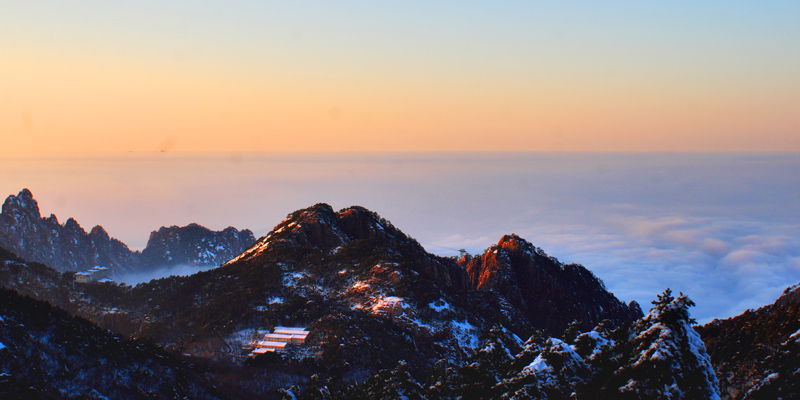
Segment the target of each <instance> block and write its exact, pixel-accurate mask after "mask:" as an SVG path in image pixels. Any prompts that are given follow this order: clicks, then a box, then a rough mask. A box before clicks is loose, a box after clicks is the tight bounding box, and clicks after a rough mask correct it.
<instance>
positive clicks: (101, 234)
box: [89, 225, 111, 241]
mask: <svg viewBox="0 0 800 400" xmlns="http://www.w3.org/2000/svg"><path fill="white" fill-rule="evenodd" d="M89 235H91V236H93V237H96V238H98V239H100V240H103V241H108V240H110V239H111V237H110V236H109V235H108V232H106V230H105V229H104V228H103V227H102V226H100V225H96V226H95V227H94V228H92V230H91V231H90V232H89Z"/></svg>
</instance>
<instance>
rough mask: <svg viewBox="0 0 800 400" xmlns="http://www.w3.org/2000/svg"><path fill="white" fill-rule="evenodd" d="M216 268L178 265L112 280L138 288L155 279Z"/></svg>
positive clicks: (114, 277)
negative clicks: (139, 285)
mask: <svg viewBox="0 0 800 400" xmlns="http://www.w3.org/2000/svg"><path fill="white" fill-rule="evenodd" d="M216 267H217V266H216V265H193V264H178V265H173V266H169V267H163V268H157V269H154V270H149V271H142V272H131V273H127V274H120V275H115V276H113V277H112V278H113V279H114V280H115V281H116V282H119V283H125V284H128V285H131V286H136V285H137V284H140V283H145V282H150V281H152V280H153V279H161V278H166V277H169V276H189V275H193V274H196V273H198V272H201V271H208V270H210V269H212V268H216Z"/></svg>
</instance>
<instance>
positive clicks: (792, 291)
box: [775, 284, 800, 306]
mask: <svg viewBox="0 0 800 400" xmlns="http://www.w3.org/2000/svg"><path fill="white" fill-rule="evenodd" d="M785 304H800V284H797V285H794V286H790V287H788V288H786V290H784V291H783V294H781V296H780V297H778V300H776V301H775V305H776V306H782V305H785Z"/></svg>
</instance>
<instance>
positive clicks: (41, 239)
mask: <svg viewBox="0 0 800 400" xmlns="http://www.w3.org/2000/svg"><path fill="white" fill-rule="evenodd" d="M0 247H4V248H6V249H8V250H11V251H13V252H15V253H17V254H18V255H20V256H21V257H23V258H25V259H27V260H31V261H37V262H41V263H44V264H47V265H49V266H52V267H53V268H56V269H58V270H60V271H67V270H72V271H79V270H84V269H88V268H91V267H94V266H96V265H102V266H107V267H108V268H110V269H111V270H112V271H114V272H123V271H131V270H133V269H135V268H136V267H137V266H138V264H139V263H138V259H137V256H138V254H136V253H134V252H132V251H131V250H130V249H129V248H128V246H126V245H125V244H124V243H122V242H120V241H119V240H117V239H114V238H111V237H109V235H108V233H107V232H106V231H105V230H104V229H103V227H102V226H95V227H94V228H92V230H91V231H89V233H86V231H85V230H84V229H83V228H82V227H81V226H80V225H79V224H78V222H77V221H75V220H74V219H72V218H70V219H68V220H67V222H66V223H64V224H63V225H61V224H59V223H58V219H57V218H56V216H55V215H52V214H51V215H50V216H49V217H47V218H42V217H41V215H40V214H39V204H38V203H37V202H36V200H35V199H34V198H33V195H31V192H30V191H29V190H28V189H23V190H22V191H21V192H19V194H18V195H17V196H13V195H12V196H9V197H8V198H7V199H6V201H5V203H3V210H2V214H0Z"/></svg>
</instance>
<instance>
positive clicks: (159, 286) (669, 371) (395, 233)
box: [0, 204, 800, 399]
mask: <svg viewBox="0 0 800 400" xmlns="http://www.w3.org/2000/svg"><path fill="white" fill-rule="evenodd" d="M194 229H196V228H194ZM175 231H180V229H173V230H170V229H164V230H163V232H164V233H165V234H164V235H163V236H161V237H164V238H169V234H170V233H171V232H175ZM197 232H201V231H200V230H197ZM198 237H202V235H198ZM207 241H208V239H206V242H207ZM158 242H159V243H162V245H163V246H164V247H166V248H169V246H172V245H174V243H173V242H171V241H170V240H169V239H163V240H162V239H159V240H158ZM200 242H201V243H205V242H203V241H202V240H201V241H200ZM210 246H213V244H211V245H210ZM206 248H208V247H206ZM170 252H171V253H172V250H170ZM0 285H2V286H5V287H9V288H12V289H15V290H17V291H18V292H20V293H24V294H26V295H29V296H32V297H35V298H39V299H45V300H48V301H49V302H50V303H51V304H53V305H56V306H59V307H62V308H64V309H66V310H68V311H69V312H70V313H72V314H73V315H81V316H84V317H86V318H88V319H90V320H92V321H93V322H95V323H97V324H98V325H100V326H102V327H105V328H108V329H111V330H113V331H115V332H118V333H121V334H124V335H125V336H128V337H133V338H141V339H146V340H148V341H152V342H154V343H157V344H159V345H161V346H163V347H164V348H166V349H169V350H172V351H175V352H177V353H180V354H184V355H188V356H190V357H197V359H202V360H204V361H203V362H204V363H207V365H208V368H210V371H212V372H209V374H211V377H210V378H209V379H212V380H213V381H214V382H216V383H220V382H225V385H227V386H226V389H225V390H226V391H225V393H236V394H237V395H238V397H242V396H244V397H248V396H249V397H253V396H257V397H258V396H261V397H266V398H280V397H281V396H283V398H292V396H295V397H297V398H300V399H302V398H330V399H347V398H374V399H394V398H402V397H407V398H442V399H456V398H464V399H466V398H470V399H495V398H502V399H523V398H536V399H570V398H592V399H650V398H669V399H716V398H720V397H724V398H736V399H739V398H754V399H755V398H767V397H769V396H772V397H771V398H775V396H779V397H780V396H782V397H783V398H791V397H792V396H794V393H796V383H794V382H796V381H797V379H796V378H797V376H796V375H797V374H796V373H797V370H798V365H797V360H798V359H800V357H798V356H800V342H798V336H799V335H800V334H798V333H797V332H798V329H800V326H798V324H800V322H798V321H800V319H798V315H800V314H798V313H799V312H800V311H798V309H800V305H798V303H799V302H798V301H797V298H798V297H800V295H798V293H800V289H797V288H790V289H788V290H787V292H786V294H784V296H782V297H781V298H780V299H779V300H778V302H776V304H775V305H772V306H768V307H765V308H764V309H760V310H757V311H755V312H749V313H745V314H743V315H742V316H739V317H736V318H734V319H731V320H726V321H715V322H713V323H711V324H707V325H706V326H704V327H695V326H693V321H692V319H691V318H690V315H689V309H690V307H691V306H692V305H693V303H692V302H691V300H689V299H688V297H687V296H685V295H683V294H680V295H678V296H677V297H673V295H672V293H671V292H670V291H665V292H664V294H662V295H661V296H659V297H658V299H657V300H656V301H654V305H653V307H652V309H651V310H650V312H649V313H648V314H647V315H643V314H642V313H641V310H640V309H639V307H638V305H636V304H635V303H633V304H625V303H623V302H621V301H619V300H618V299H616V297H614V296H613V295H612V294H611V293H609V292H608V291H607V290H606V289H605V288H604V286H603V284H602V281H600V280H599V279H598V278H597V277H595V276H594V275H593V274H592V273H591V272H590V271H588V270H587V269H586V268H584V267H582V266H580V265H575V264H570V265H565V264H562V263H560V262H559V261H558V260H556V259H555V258H552V257H549V256H548V255H547V254H546V253H545V252H544V251H543V250H541V249H539V248H537V247H535V246H533V245H532V244H531V243H529V242H527V241H525V240H524V239H522V238H520V237H518V236H515V235H506V236H504V237H502V238H501V239H500V241H499V242H498V244H497V245H495V246H492V247H490V248H488V249H487V250H486V252H484V253H483V254H479V255H475V256H470V255H464V256H463V257H461V258H460V259H455V258H445V257H439V256H436V255H433V254H430V253H427V252H426V251H425V250H424V248H422V246H420V245H419V243H418V242H417V241H416V240H414V239H413V238H410V237H408V236H407V235H405V234H404V233H403V232H402V231H400V230H399V229H397V228H396V227H394V226H393V225H392V224H391V223H389V222H388V221H386V220H385V219H383V218H381V217H380V216H379V215H377V214H376V213H374V212H372V211H369V210H366V209H364V208H362V207H357V206H356V207H349V208H346V209H343V210H341V211H338V212H336V211H334V210H333V209H332V208H331V207H330V206H328V205H326V204H317V205H315V206H312V207H309V208H306V209H302V210H298V211H296V212H294V213H292V214H290V215H289V216H288V217H287V219H286V220H284V221H283V222H281V223H280V224H278V226H276V227H275V229H274V230H273V231H272V232H270V233H269V234H268V235H266V236H265V237H263V238H261V239H260V240H258V241H257V242H255V243H253V245H252V246H250V247H249V248H247V249H246V250H245V251H244V252H242V253H241V254H239V255H238V256H236V257H234V258H233V259H232V260H231V261H229V262H228V263H226V264H224V265H223V266H222V267H220V268H215V269H212V270H209V271H205V272H201V273H197V274H195V275H191V276H187V277H169V278H164V279H159V280H155V281H151V282H149V283H144V284H140V285H137V286H135V287H130V286H126V285H117V284H113V283H93V284H89V285H76V284H74V280H73V279H72V276H71V275H70V274H69V273H65V274H61V273H59V272H57V271H54V270H52V269H50V268H48V267H46V266H44V265H42V264H38V263H32V262H28V261H25V260H23V259H20V258H19V257H16V256H15V255H13V254H12V253H9V252H4V251H0ZM787 321H788V322H787ZM276 325H293V326H304V327H305V328H306V329H308V330H309V331H310V334H309V335H308V338H307V340H306V343H305V345H304V346H288V349H287V351H286V352H284V353H282V354H280V355H276V354H269V355H268V356H258V357H256V358H250V359H248V358H247V357H245V356H244V355H243V353H242V351H241V350H240V349H241V348H242V346H243V345H246V344H247V342H248V340H253V338H257V337H258V336H259V335H263V333H264V332H268V331H269V329H270V328H272V327H274V326H276ZM770 332H771V333H770ZM701 337H702V338H703V340H701ZM0 340H1V339H0ZM704 341H705V342H704ZM706 346H708V347H707V348H708V351H706ZM765 349H766V350H765ZM765 351H766V353H764V352H765ZM709 354H710V356H709ZM762 356H763V357H762ZM717 377H720V379H717ZM218 380H219V381H218ZM742 382H745V383H744V384H742ZM735 385H739V386H735ZM720 386H721V388H722V390H721V391H720ZM731 388H734V390H735V391H736V392H735V393H733V392H731ZM732 393H733V394H732ZM773 395H774V396H773ZM765 396H766V397H765ZM232 397H234V398H235V397H237V396H232Z"/></svg>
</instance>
